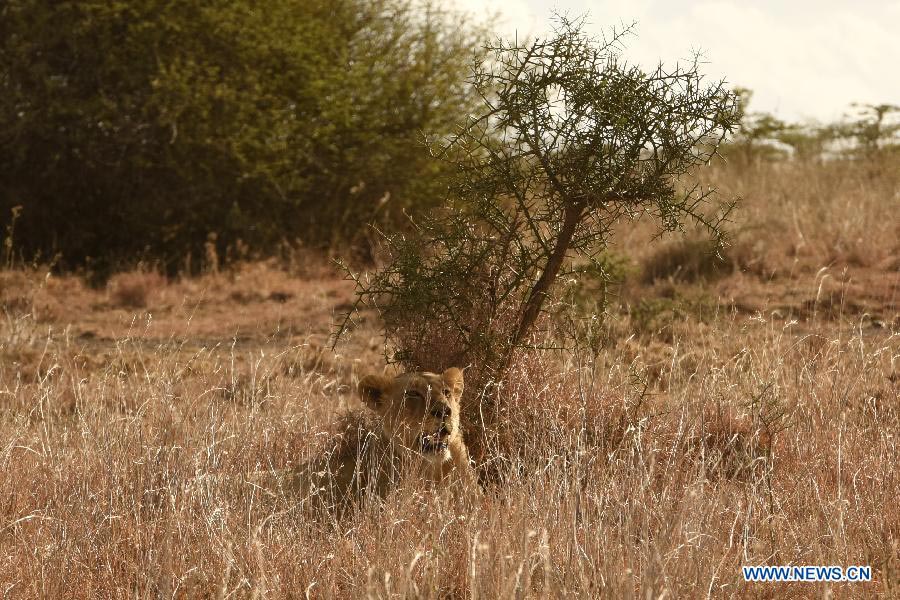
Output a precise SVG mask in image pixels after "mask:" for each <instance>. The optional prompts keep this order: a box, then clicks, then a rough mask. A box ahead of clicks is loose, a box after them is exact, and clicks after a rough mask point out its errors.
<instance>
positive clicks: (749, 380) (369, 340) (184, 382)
mask: <svg viewBox="0 0 900 600" xmlns="http://www.w3.org/2000/svg"><path fill="white" fill-rule="evenodd" d="M792 168H794V169H796V170H795V171H793V172H789V168H786V167H780V166H771V167H769V168H768V169H769V170H760V171H759V172H757V173H755V174H742V173H733V174H731V175H729V176H728V177H729V178H725V177H726V176H725V175H722V177H723V178H725V179H723V180H722V182H721V183H723V184H726V185H727V186H730V187H731V188H732V189H733V190H735V191H739V192H742V194H743V195H744V196H745V198H746V201H745V208H744V209H743V210H744V211H745V212H744V213H743V216H742V217H741V218H742V219H745V220H744V221H742V222H741V223H742V224H748V223H752V222H755V221H756V220H759V219H762V218H763V217H765V218H766V219H769V220H771V221H772V222H773V223H772V224H771V225H770V226H768V227H765V228H761V229H759V230H758V233H756V234H754V237H755V239H757V240H762V241H763V242H764V244H763V245H764V246H765V247H764V248H762V250H759V251H757V250H756V249H754V247H753V246H752V245H751V246H750V247H749V249H748V250H746V252H748V255H747V256H748V257H749V258H747V260H748V261H751V260H756V259H759V260H760V261H768V262H765V264H766V268H765V269H761V270H759V271H758V272H757V271H753V270H750V269H749V268H748V267H747V266H746V265H745V266H739V267H738V271H737V272H731V271H729V272H727V273H725V274H723V275H721V276H719V278H718V279H713V278H700V279H697V280H690V281H686V280H683V279H679V277H678V276H677V275H674V276H672V277H669V278H668V279H666V278H665V277H662V278H661V280H658V281H656V282H655V283H641V278H640V277H639V276H634V277H633V279H632V280H631V281H629V282H628V283H627V284H626V287H627V288H628V289H627V290H626V291H625V292H623V294H622V296H621V301H622V307H621V309H620V310H618V311H614V312H616V314H615V315H614V318H610V319H609V320H608V321H607V323H606V324H605V325H604V329H603V331H602V337H603V343H602V344H601V345H600V346H599V347H598V350H597V353H596V354H595V355H591V354H585V355H581V354H577V355H552V354H547V355H543V356H527V357H525V358H523V359H522V360H521V361H520V362H519V364H518V365H517V366H516V368H515V369H514V373H515V375H516V376H515V378H514V379H513V380H512V381H510V382H509V383H508V384H507V386H506V388H505V389H504V393H505V394H506V395H507V398H508V402H507V403H505V405H506V406H508V407H509V412H508V414H507V415H505V419H506V426H507V427H509V428H510V431H511V433H512V434H514V435H513V439H514V440H515V443H516V446H515V451H514V452H508V453H507V460H508V461H509V464H508V465H507V468H506V469H505V470H504V472H505V473H507V476H506V478H505V480H504V481H503V482H502V484H500V485H495V486H493V487H489V488H488V489H486V490H485V494H484V495H483V497H481V498H473V497H458V496H454V495H451V494H445V493H442V492H440V491H435V490H433V489H428V488H425V487H422V486H421V485H419V484H418V483H417V482H415V481H400V482H398V484H397V485H398V487H397V489H396V490H395V492H394V493H392V494H391V495H390V496H388V497H387V498H386V499H385V500H384V501H374V500H373V501H369V502H367V503H364V504H362V505H361V506H360V508H359V510H358V511H356V512H354V513H353V514H351V515H349V516H347V517H346V518H344V519H342V520H333V519H328V518H318V519H311V518H309V515H308V514H306V513H305V512H304V511H303V510H302V507H298V506H297V503H296V501H293V500H292V499H291V498H279V499H278V500H277V501H276V502H272V501H263V499H262V498H260V496H259V494H258V493H256V491H255V490H254V489H252V488H250V487H248V488H247V489H246V490H237V491H236V490H234V489H233V487H232V486H225V485H223V486H219V487H217V486H215V485H214V486H211V487H204V488H203V489H200V488H198V486H196V485H194V484H193V482H195V481H196V478H197V477H198V476H200V475H205V474H214V475H216V476H220V475H221V476H224V478H228V477H229V476H232V475H233V476H237V475H241V474H248V473H251V472H254V471H258V470H260V469H267V468H285V467H290V466H292V465H297V464H300V463H302V462H303V461H304V460H306V459H307V458H308V457H310V456H312V455H314V454H315V453H316V452H317V449H318V448H320V447H321V446H322V443H323V440H325V439H327V437H328V435H329V431H330V430H329V427H330V424H331V423H333V422H334V421H335V420H336V418H337V415H338V414H339V413H340V412H341V411H343V410H345V409H346V408H347V407H348V406H355V405H356V401H355V399H354V398H353V397H352V394H351V391H350V390H352V388H353V386H354V383H355V381H356V380H357V379H358V377H359V376H360V374H361V373H363V372H364V371H367V370H378V369H380V366H379V364H378V363H377V359H376V356H377V348H376V347H374V344H373V340H377V329H376V327H377V323H375V322H374V321H373V319H372V316H371V315H364V319H363V322H362V325H361V326H360V329H359V330H357V331H356V332H355V334H354V337H353V338H352V339H351V341H350V342H349V345H348V346H346V347H344V348H342V349H341V352H340V354H338V355H334V354H331V353H329V352H327V351H326V350H323V347H322V339H321V336H322V335H324V333H327V330H328V326H330V323H328V324H327V325H328V326H325V327H324V328H322V327H320V328H318V329H317V326H321V325H322V323H321V322H322V321H327V320H328V319H329V315H330V314H331V312H332V310H333V307H334V306H335V305H340V304H341V303H344V302H346V301H347V299H348V297H347V294H348V289H347V288H346V287H341V286H339V285H338V284H336V283H334V282H331V281H329V280H327V278H324V277H323V279H321V280H305V281H299V280H296V279H292V278H289V277H286V276H285V275H283V274H279V273H277V272H274V271H272V270H271V269H267V268H265V267H261V266H253V267H248V270H247V271H246V272H241V273H237V274H233V275H228V274H211V275H209V276H207V277H205V278H202V279H198V280H190V281H183V282H170V283H168V284H160V283H158V282H157V283H154V293H153V294H150V295H148V296H147V297H146V298H145V299H144V301H143V303H144V306H143V307H141V308H140V310H138V311H137V312H135V311H134V310H132V311H131V312H129V311H128V310H127V309H126V308H123V307H122V306H120V305H119V303H117V302H112V303H111V302H110V301H109V299H108V296H107V295H106V293H104V292H95V291H92V290H89V289H87V288H85V287H83V286H81V285H80V284H78V283H77V282H76V281H75V280H70V279H68V278H59V277H55V276H49V277H48V276H47V275H46V274H44V273H37V274H33V273H28V272H24V271H17V272H6V273H3V274H2V277H0V282H2V283H3V288H2V289H0V302H2V304H3V311H2V314H3V318H2V319H0V442H2V444H0V490H2V494H0V590H2V591H3V594H4V595H5V596H8V597H12V598H17V597H22V598H37V597H41V598H46V597H75V598H82V597H102V598H106V597H179V598H181V597H184V598H193V597H221V598H226V597H272V598H279V597H314V598H332V597H339V598H357V597H372V598H396V597H406V598H418V597H424V598H447V597H461V598H468V597H471V598H524V597H582V598H637V597H641V598H651V597H652V598H660V597H674V598H694V597H707V596H708V597H734V598H746V597H750V598H771V597H779V598H781V597H787V598H807V597H820V596H828V595H829V594H831V595H834V596H837V597H852V598H857V597H859V598H862V597H872V596H875V597H885V598H888V597H896V596H897V594H898V590H900V508H898V505H897V502H896V499H897V493H898V490H900V474H898V467H897V465H898V464H900V437H898V432H900V402H898V401H897V399H898V395H900V381H898V378H900V375H898V360H900V343H898V342H900V332H898V326H900V321H898V302H897V293H898V287H900V283H898V273H897V267H896V265H894V264H893V263H891V261H892V260H893V259H895V258H896V255H897V247H896V238H895V237H893V236H892V235H891V233H890V232H891V231H892V228H895V227H896V222H893V223H892V222H890V219H888V218H886V215H888V214H889V212H890V209H891V207H892V206H894V207H895V206H896V205H895V204H893V205H892V204H891V202H892V201H893V200H892V199H894V198H896V197H897V187H896V186H897V182H896V178H895V177H894V176H893V175H889V174H884V173H883V174H881V175H876V176H874V177H873V178H868V177H869V176H868V175H866V174H865V173H861V172H859V173H858V172H855V171H853V172H848V173H846V174H844V175H842V174H841V173H839V172H838V173H836V172H834V171H832V170H830V168H829V167H828V166H826V167H815V168H814V167H805V166H797V167H792ZM840 168H849V167H843V166H841V167H840ZM760 169H763V168H762V167H760ZM806 169H809V170H808V171H807V170H806ZM892 177H893V179H892ZM821 180H824V181H825V183H823V182H822V181H821ZM867 182H868V183H867ZM890 182H893V183H890ZM788 186H791V187H788ZM866 186H871V187H866ZM891 186H894V187H891ZM785 188H787V189H785ZM791 190H793V191H791ZM790 194H793V195H792V196H790ZM782 196H783V198H782V200H778V198H781V197H782ZM791 198H793V200H792V199H791ZM818 203H821V206H820V205H819V204H818ZM823 206H824V207H828V208H827V209H826V208H822V207H823ZM841 207H844V208H841ZM816 215H822V216H821V217H817V216H816ZM845 218H846V219H847V222H839V221H840V220H841V219H845ZM866 228H868V230H866ZM798 232H799V233H798ZM801 234H802V235H801ZM860 235H862V236H863V237H859V236H860ZM624 238H625V239H623V241H622V242H621V243H620V244H621V245H620V248H621V249H622V251H623V252H625V251H628V253H629V254H633V255H634V256H635V257H636V263H637V264H640V262H641V261H642V260H649V258H648V257H649V256H651V253H650V252H643V254H642V253H641V252H640V251H638V248H639V247H641V245H640V244H638V243H637V242H634V246H629V243H630V242H629V241H628V239H627V236H624ZM635 239H637V238H635ZM801 239H802V240H804V241H805V245H802V246H800V247H799V248H795V250H794V252H795V253H794V254H793V255H792V254H790V252H791V251H790V248H791V247H792V246H797V242H798V240H801ZM841 240H844V241H845V242H846V243H845V245H844V246H841V248H843V249H842V250H840V252H841V254H840V256H838V255H836V254H835V255H834V256H831V255H830V250H829V249H830V248H832V247H834V246H835V245H836V244H837V242H838V241H841ZM804 248H806V250H804ZM855 253H860V254H862V255H864V258H863V259H860V260H857V259H856V258H853V256H854V255H855ZM796 257H799V258H796ZM795 263H798V264H799V266H797V267H796V268H793V269H792V268H790V266H791V265H793V264H795ZM748 264H749V263H748ZM801 267H802V268H801ZM823 267H824V268H825V269H826V272H825V273H824V274H828V273H832V274H833V276H831V277H830V278H829V279H828V280H825V281H823V273H822V272H821V269H822V268H823ZM771 269H775V270H777V271H778V273H777V274H776V275H774V276H773V275H772V274H771V273H770V272H769V271H770V270H771ZM842 273H843V275H842ZM857 280H858V281H857ZM857 283H858V285H857ZM873 290H874V291H873ZM275 292H278V293H279V294H280V295H279V296H278V298H276V299H272V294H273V293H275ZM745 296H746V297H752V302H751V301H748V302H747V303H744V304H742V303H741V302H740V300H741V299H742V298H743V297H745ZM645 300H646V301H648V302H649V303H645V306H644V308H642V309H641V310H637V308H636V306H637V305H638V303H639V302H642V301H645ZM809 300H812V304H809V302H808V301H809ZM650 301H652V302H650ZM42 303H43V304H48V305H51V304H52V305H53V306H55V307H56V308H55V312H53V313H52V314H49V316H45V317H43V318H40V319H38V318H37V315H36V312H35V311H36V308H35V307H37V306H40V305H42ZM748 304H752V306H750V305H748ZM73 307H74V308H73ZM860 307H862V308H860ZM863 308H864V309H865V310H862V309H863ZM642 311H643V312H642ZM300 314H308V315H309V321H310V322H308V323H307V322H305V321H304V320H303V319H302V318H301V317H300V316H298V315H300ZM129 315H130V321H129ZM648 315H649V316H648ZM873 315H875V316H874V317H873ZM117 324H118V325H117ZM224 478H223V479H224ZM745 564H824V565H831V564H837V565H859V564H861V565H871V566H872V568H873V572H874V581H873V582H871V583H865V584H850V583H844V584H758V583H757V584H747V583H744V582H743V581H742V579H741V574H740V566H741V565H745Z"/></svg>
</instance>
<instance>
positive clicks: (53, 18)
mask: <svg viewBox="0 0 900 600" xmlns="http://www.w3.org/2000/svg"><path fill="white" fill-rule="evenodd" d="M481 35H482V34H481V32H480V31H479V30H478V28H476V27H474V26H470V25H469V24H468V23H466V22H465V21H464V20H462V19H461V18H460V17H459V16H457V15H455V14H453V13H448V12H445V11H442V10H439V9H438V8H437V3H432V2H427V1H426V2H419V3H415V4H413V3H411V2H406V1H405V0H374V1H369V0H342V1H339V2H332V1H331V0H307V1H305V2H293V1H289V0H272V1H271V2H266V3H265V4H259V3H256V2H249V1H247V0H220V1H217V2H213V3H185V2H176V3H172V2H164V1H162V0H135V1H128V2H121V1H120V2H105V1H103V2H101V1H99V0H86V1H83V2H52V3H46V2H39V1H37V0H10V1H9V2H6V3H5V4H4V5H3V8H0V214H2V215H4V218H5V215H8V214H10V208H11V207H12V206H22V210H21V214H20V217H19V222H18V224H17V231H18V232H19V234H20V235H19V236H18V238H17V239H18V240H19V241H20V242H21V244H22V247H21V251H22V252H23V253H25V254H28V255H34V254H37V253H43V254H44V255H45V256H46V255H48V254H55V253H61V254H62V258H63V261H64V262H63V264H67V265H69V266H84V265H87V266H92V267H93V268H95V269H99V270H104V269H107V268H109V267H111V266H117V264H118V263H120V262H133V261H135V260H138V259H141V258H143V259H150V260H154V261H158V262H161V263H163V264H164V265H165V266H167V267H168V268H170V269H175V268H180V267H181V266H182V265H183V262H184V260H185V257H186V256H190V255H193V256H194V257H195V258H198V257H202V256H203V255H204V244H205V243H206V242H207V240H208V239H210V237H209V234H210V233H213V234H215V240H216V244H217V245H218V251H219V252H220V253H221V254H222V255H223V256H224V251H225V250H226V249H227V248H229V247H232V246H234V245H235V244H237V242H238V240H241V241H242V242H243V243H245V244H248V245H249V246H250V247H251V248H253V249H255V250H259V251H261V252H270V251H272V250H273V249H274V248H276V247H277V245H278V244H280V243H281V242H282V241H284V240H288V241H290V242H293V241H295V240H297V239H299V240H301V241H302V242H304V243H308V244H330V243H334V242H335V241H336V240H338V239H348V238H349V239H352V238H354V237H355V236H358V235H359V232H360V230H361V228H362V227H363V224H365V223H367V222H369V221H371V220H381V221H391V220H394V221H396V218H397V215H400V214H402V211H403V209H404V208H407V207H409V206H413V205H415V206H428V205H430V204H433V203H435V202H437V201H438V200H440V199H441V198H442V197H443V193H442V190H441V189H440V188H439V187H437V186H436V184H435V181H436V178H435V177H434V175H435V174H436V173H437V172H438V171H439V170H440V169H441V168H442V167H441V165H440V163H439V162H438V161H435V160H434V159H433V158H432V157H430V156H429V155H428V153H427V152H422V149H421V148H422V146H421V131H423V130H428V131H437V132H441V131H443V132H449V127H451V124H452V123H455V122H456V121H458V120H459V119H460V118H461V116H462V115H465V114H467V112H468V110H469V109H470V107H471V106H472V98H473V97H472V95H471V93H470V92H468V91H467V88H466V87H465V86H464V74H465V72H466V69H467V68H468V65H469V64H470V61H471V57H472V54H471V52H472V51H471V48H472V47H474V42H473V40H474V39H477V38H480V37H481ZM197 262H199V261H197ZM195 266H196V263H195Z"/></svg>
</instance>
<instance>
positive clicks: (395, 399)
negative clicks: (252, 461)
mask: <svg viewBox="0 0 900 600" xmlns="http://www.w3.org/2000/svg"><path fill="white" fill-rule="evenodd" d="M358 392H359V397H360V399H361V400H362V402H363V404H364V405H365V406H366V407H367V408H368V409H370V410H369V411H354V412H351V413H349V414H348V415H346V416H345V417H344V418H343V420H342V422H341V423H340V424H339V427H338V432H339V433H338V435H337V436H336V437H335V439H334V440H333V441H332V442H331V443H330V444H329V446H328V448H326V450H325V451H323V452H322V453H321V454H320V455H319V456H317V457H316V458H314V459H312V460H310V461H309V462H307V463H305V464H303V465H301V466H300V467H299V468H295V469H290V470H286V471H281V472H269V471H266V472H260V473H254V474H251V475H250V476H249V477H246V478H244V481H243V483H245V484H248V485H252V486H254V488H256V489H259V490H261V491H262V492H263V493H265V494H268V495H271V496H273V497H282V496H283V497H284V498H287V499H288V500H289V501H290V500H294V499H295V500H297V501H299V502H301V503H304V504H306V505H308V506H310V507H319V508H326V509H330V510H333V511H336V512H339V513H340V512H344V511H345V510H346V509H347V508H349V507H351V506H353V505H354V504H355V503H356V502H357V501H358V500H360V499H362V498H364V497H366V496H377V497H380V498H384V497H386V496H387V494H388V493H389V492H390V491H391V490H392V489H393V488H394V487H395V486H396V484H397V483H398V482H399V481H401V480H403V479H404V478H406V477H409V476H412V477H413V478H415V479H421V480H424V481H425V482H426V484H428V485H434V486H441V487H447V488H451V489H457V490H463V491H466V492H467V493H468V492H474V493H476V494H478V492H479V488H478V483H477V478H476V476H475V471H474V468H473V466H472V464H471V462H470V459H469V452H468V449H467V448H466V444H465V441H464V439H463V432H462V430H461V428H460V400H461V397H462V393H463V372H462V371H461V370H460V369H458V368H450V369H447V370H446V371H444V372H443V373H440V374H437V373H430V372H424V371H417V372H407V373H402V374H400V375H397V376H395V377H389V376H385V375H367V376H366V377H363V378H362V379H361V380H360V382H359V385H358Z"/></svg>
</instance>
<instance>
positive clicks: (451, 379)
mask: <svg viewBox="0 0 900 600" xmlns="http://www.w3.org/2000/svg"><path fill="white" fill-rule="evenodd" d="M442 377H443V379H444V383H446V384H447V387H449V388H450V389H451V390H453V395H454V396H456V397H457V398H459V397H460V396H462V393H463V372H462V369H457V368H456V367H450V368H449V369H447V370H446V371H444V373H443V375H442Z"/></svg>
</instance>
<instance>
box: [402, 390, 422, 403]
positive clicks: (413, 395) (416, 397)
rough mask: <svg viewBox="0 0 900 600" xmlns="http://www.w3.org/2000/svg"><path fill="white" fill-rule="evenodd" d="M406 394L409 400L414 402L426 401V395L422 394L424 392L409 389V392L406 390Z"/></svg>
mask: <svg viewBox="0 0 900 600" xmlns="http://www.w3.org/2000/svg"><path fill="white" fill-rule="evenodd" d="M405 396H406V399H407V400H412V401H414V402H415V401H422V402H424V400H425V396H423V395H422V392H416V391H409V392H406V394H405Z"/></svg>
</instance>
